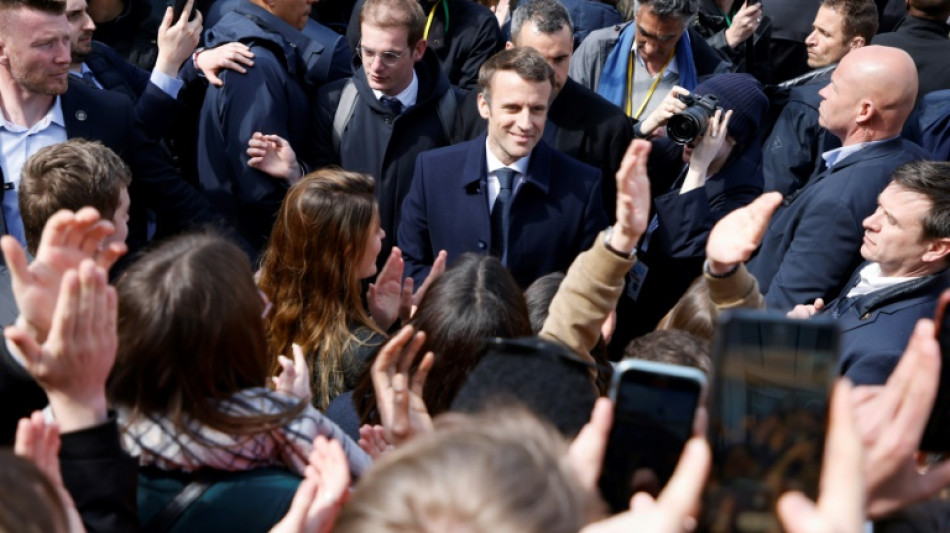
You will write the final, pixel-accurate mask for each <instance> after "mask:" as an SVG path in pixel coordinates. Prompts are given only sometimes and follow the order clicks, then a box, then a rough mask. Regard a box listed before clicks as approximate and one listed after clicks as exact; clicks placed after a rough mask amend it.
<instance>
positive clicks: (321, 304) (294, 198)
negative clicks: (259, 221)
mask: <svg viewBox="0 0 950 533" xmlns="http://www.w3.org/2000/svg"><path fill="white" fill-rule="evenodd" d="M374 188H375V181H374V180H373V178H372V176H370V175H368V174H362V173H359V172H348V171H344V170H339V169H322V170H318V171H316V172H312V173H310V174H307V175H306V176H304V177H303V179H301V180H300V181H299V182H297V183H296V184H295V185H294V186H293V187H291V188H290V190H289V191H288V192H287V196H286V197H285V198H284V203H283V204H282V205H281V207H280V211H279V212H278V213H277V221H276V222H275V223H274V229H273V231H272V232H271V237H270V241H269V242H268V244H267V250H266V251H265V252H264V260H263V266H262V267H261V279H260V282H259V285H260V288H261V290H262V291H264V294H265V295H267V297H268V298H269V299H270V301H271V302H272V307H271V309H270V310H269V311H268V313H267V315H266V316H265V317H264V318H265V323H266V331H267V347H268V351H269V354H270V357H271V365H270V366H271V371H272V373H275V374H276V373H277V371H278V370H279V364H278V363H277V356H278V355H281V354H283V355H287V356H290V354H291V344H292V343H297V344H299V345H300V346H301V348H303V351H304V353H305V354H307V359H308V365H309V367H310V370H311V372H310V373H311V388H312V390H313V403H314V405H315V406H316V407H317V408H318V409H321V410H322V409H325V408H326V406H327V405H328V404H329V403H330V400H332V399H333V398H334V397H335V396H337V395H338V394H340V393H341V392H343V391H344V372H343V369H344V366H345V362H346V361H345V358H346V357H347V356H348V353H347V352H349V351H351V350H352V347H353V346H354V345H357V344H359V343H362V342H364V341H361V340H360V339H359V338H358V337H357V336H356V335H354V328H357V327H359V326H363V327H366V328H369V329H370V330H372V331H376V332H378V333H380V334H382V332H381V331H379V328H377V326H376V325H375V324H374V323H373V322H372V320H371V319H370V317H369V314H368V313H367V312H366V309H365V307H364V305H363V302H362V300H361V298H360V294H361V292H362V286H361V284H360V278H359V273H358V268H359V265H360V263H361V262H362V260H363V257H362V256H363V254H364V253H366V247H365V245H364V243H366V242H367V240H368V239H369V237H370V236H371V234H372V233H373V232H375V231H377V228H378V226H379V212H378V209H377V207H376V197H375V195H374Z"/></svg>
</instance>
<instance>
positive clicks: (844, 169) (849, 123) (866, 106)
mask: <svg viewBox="0 0 950 533" xmlns="http://www.w3.org/2000/svg"><path fill="white" fill-rule="evenodd" d="M819 94H820V95H821V98H822V102H821V105H820V106H819V108H818V114H819V117H820V118H819V123H820V124H821V126H822V127H824V128H826V129H827V130H828V132H829V133H831V134H832V135H834V136H836V137H837V138H838V139H840V140H841V145H842V146H841V148H837V149H835V150H831V151H828V152H825V153H824V154H822V160H823V161H822V166H821V170H820V172H819V173H818V174H816V175H815V176H814V177H813V178H811V180H809V182H808V184H807V185H806V186H805V187H803V188H802V189H799V190H798V191H796V192H794V193H792V194H790V195H789V196H787V197H786V198H785V200H784V202H783V204H782V206H781V207H779V210H778V211H777V212H776V214H775V216H774V217H773V218H772V221H771V222H770V224H769V227H768V230H767V231H766V233H765V236H764V238H763V239H762V246H761V248H760V249H759V252H758V255H756V256H755V257H754V258H753V259H752V260H751V261H750V262H749V263H748V267H749V271H750V272H752V274H753V275H754V276H755V277H756V279H758V281H759V285H760V286H761V287H762V290H763V294H764V295H765V304H766V306H767V307H770V308H774V309H779V310H782V311H788V310H790V309H792V307H794V306H795V305H796V304H801V303H811V302H812V301H814V300H815V299H816V298H824V300H825V301H830V298H833V297H834V296H836V295H837V294H838V293H839V292H840V291H841V289H842V288H843V286H844V284H845V283H846V282H847V281H848V277H849V275H850V274H851V273H852V272H854V270H855V268H856V267H857V266H858V264H859V263H860V262H861V255H860V249H861V244H862V239H863V234H864V232H863V230H862V228H861V221H862V220H863V219H864V218H865V217H867V216H868V215H870V214H871V213H872V212H873V211H874V210H875V208H876V206H877V196H878V194H879V193H880V192H881V191H882V190H883V189H884V187H885V186H886V185H887V183H888V182H889V181H890V178H891V173H892V172H893V171H894V169H895V168H897V167H898V166H900V165H901V164H903V163H907V162H910V161H916V160H919V159H926V158H928V154H927V153H926V152H925V151H924V150H923V149H922V148H920V147H919V146H917V145H915V144H913V143H911V142H908V141H904V140H902V139H901V138H900V137H899V135H900V132H901V128H902V127H903V126H904V121H906V120H907V117H908V115H910V112H911V109H912V108H913V106H914V99H915V98H916V96H917V69H916V67H915V66H914V61H913V60H912V59H911V57H910V56H909V55H908V54H907V53H906V52H904V51H903V50H898V49H896V48H888V47H883V46H866V47H863V48H858V49H856V50H854V51H852V52H851V53H849V54H848V55H846V56H844V58H842V60H841V63H840V64H839V65H838V68H837V69H836V70H835V72H834V74H832V76H831V82H830V83H829V84H828V85H827V86H826V87H825V88H824V89H822V90H821V92H820V93H819Z"/></svg>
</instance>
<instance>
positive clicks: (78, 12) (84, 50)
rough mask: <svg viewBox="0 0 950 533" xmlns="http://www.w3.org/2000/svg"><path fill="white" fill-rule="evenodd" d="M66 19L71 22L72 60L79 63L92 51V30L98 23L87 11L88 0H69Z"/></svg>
mask: <svg viewBox="0 0 950 533" xmlns="http://www.w3.org/2000/svg"><path fill="white" fill-rule="evenodd" d="M66 21H67V22H69V46H70V50H71V53H72V62H73V64H74V65H78V64H80V63H82V62H83V61H85V60H86V57H87V56H88V55H89V54H90V53H91V52H92V32H94V31H95V30H96V23H95V22H93V21H92V17H90V16H89V12H88V11H87V5H86V0H67V2H66Z"/></svg>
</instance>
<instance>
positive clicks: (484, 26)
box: [346, 0, 504, 89]
mask: <svg viewBox="0 0 950 533" xmlns="http://www.w3.org/2000/svg"><path fill="white" fill-rule="evenodd" d="M418 2H419V4H420V7H421V8H422V11H423V13H425V15H426V16H427V17H428V21H427V22H425V27H424V28H423V33H422V38H423V39H425V40H426V41H427V43H428V48H429V50H431V51H432V52H434V53H435V56H436V57H437V58H438V59H439V64H440V65H441V66H442V72H443V73H444V74H445V76H446V77H447V78H448V79H449V82H450V83H452V85H455V86H456V87H461V88H462V89H473V88H474V87H475V85H476V84H477V83H478V68H479V67H481V66H482V63H484V62H485V60H486V59H488V58H489V57H491V56H492V54H494V53H495V52H497V51H498V50H501V47H502V44H503V43H504V40H503V39H502V37H501V29H500V28H499V27H498V19H496V18H495V14H494V13H492V12H491V11H489V10H488V8H486V7H484V6H482V5H479V4H477V3H475V2H473V1H472V0H434V1H433V0H418ZM362 8H363V0H360V1H358V2H357V3H356V5H355V6H354V7H353V15H352V16H351V17H350V24H349V26H347V29H346V38H347V40H348V41H349V42H350V46H352V47H353V49H356V47H357V46H359V43H360V38H361V33H360V26H361V22H362V19H361V18H360V11H361V10H362Z"/></svg>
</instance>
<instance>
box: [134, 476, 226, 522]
mask: <svg viewBox="0 0 950 533" xmlns="http://www.w3.org/2000/svg"><path fill="white" fill-rule="evenodd" d="M214 482H215V479H214V476H212V475H211V474H210V473H209V472H205V471H199V472H198V473H197V474H196V475H195V479H193V480H192V481H191V482H190V483H188V484H187V485H185V488H183V489H181V492H179V493H178V494H176V495H175V497H174V498H172V500H171V501H170V502H168V504H166V505H165V507H163V508H162V510H161V511H159V512H158V514H156V515H155V516H153V517H152V519H151V520H149V521H148V523H147V524H145V526H144V527H143V528H142V533H165V532H167V531H171V529H172V527H173V526H174V525H175V523H176V522H178V519H179V518H181V515H183V514H185V511H187V510H188V508H189V507H191V505H192V504H193V503H195V502H196V501H198V498H201V496H202V495H203V494H204V493H205V492H206V491H207V490H208V489H209V488H211V485H214Z"/></svg>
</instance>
